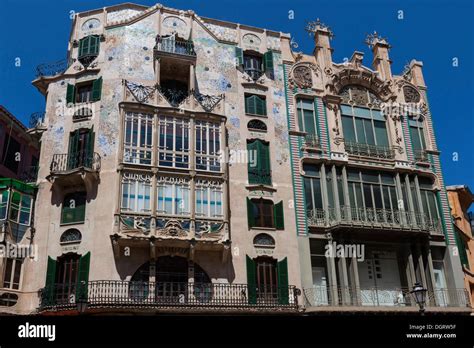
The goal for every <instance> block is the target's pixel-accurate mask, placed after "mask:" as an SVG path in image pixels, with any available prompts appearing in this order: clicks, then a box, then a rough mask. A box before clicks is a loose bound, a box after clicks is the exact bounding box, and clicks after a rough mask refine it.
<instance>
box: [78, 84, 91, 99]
mask: <svg viewBox="0 0 474 348" xmlns="http://www.w3.org/2000/svg"><path fill="white" fill-rule="evenodd" d="M91 100H92V82H88V83H86V84H81V85H77V86H76V100H75V101H76V103H88V102H90V101H91Z"/></svg>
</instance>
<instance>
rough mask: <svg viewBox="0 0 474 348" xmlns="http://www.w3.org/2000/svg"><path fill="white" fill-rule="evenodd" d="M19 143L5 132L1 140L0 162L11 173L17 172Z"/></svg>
mask: <svg viewBox="0 0 474 348" xmlns="http://www.w3.org/2000/svg"><path fill="white" fill-rule="evenodd" d="M20 154H21V144H20V143H19V142H18V141H16V139H15V138H13V137H12V136H10V134H5V140H4V142H3V154H2V163H3V165H4V166H5V167H7V168H8V169H10V170H11V171H12V172H13V173H15V174H16V173H18V165H19V163H20Z"/></svg>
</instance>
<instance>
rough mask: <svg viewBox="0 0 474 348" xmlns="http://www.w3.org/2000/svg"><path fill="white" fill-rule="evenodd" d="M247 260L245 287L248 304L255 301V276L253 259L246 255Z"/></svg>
mask: <svg viewBox="0 0 474 348" xmlns="http://www.w3.org/2000/svg"><path fill="white" fill-rule="evenodd" d="M245 257H246V260H247V289H248V297H249V304H256V303H257V277H256V275H255V273H256V268H255V261H254V260H252V259H251V258H250V257H249V256H248V255H246V256H245Z"/></svg>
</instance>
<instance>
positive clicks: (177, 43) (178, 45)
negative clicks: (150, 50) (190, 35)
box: [155, 36, 196, 58]
mask: <svg viewBox="0 0 474 348" xmlns="http://www.w3.org/2000/svg"><path fill="white" fill-rule="evenodd" d="M155 51H156V53H157V54H160V53H164V54H172V55H178V56H185V57H192V58H196V52H195V51H194V43H193V42H192V41H191V40H184V39H180V38H172V37H161V36H158V37H157V38H156V46H155Z"/></svg>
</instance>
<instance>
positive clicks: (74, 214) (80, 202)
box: [61, 191, 87, 225]
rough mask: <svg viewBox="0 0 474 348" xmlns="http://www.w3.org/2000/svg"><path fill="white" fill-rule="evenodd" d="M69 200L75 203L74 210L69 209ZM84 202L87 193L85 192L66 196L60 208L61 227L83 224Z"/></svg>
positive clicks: (84, 214)
mask: <svg viewBox="0 0 474 348" xmlns="http://www.w3.org/2000/svg"><path fill="white" fill-rule="evenodd" d="M71 200H74V201H75V203H74V204H75V207H74V208H71V207H70V204H71V203H70V202H71ZM68 202H69V203H68ZM86 202H87V193H86V192H85V191H80V192H71V193H68V194H66V195H65V196H64V199H63V203H62V207H61V225H73V224H83V223H84V221H85V216H86ZM67 204H69V206H67Z"/></svg>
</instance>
